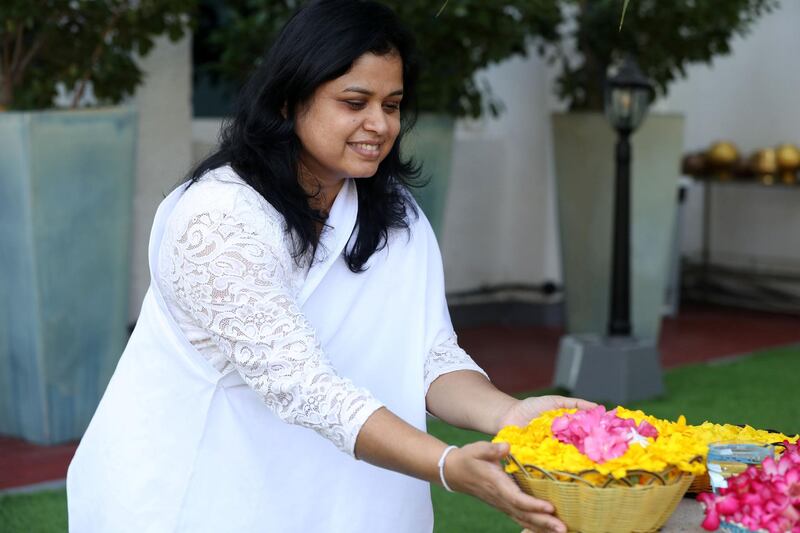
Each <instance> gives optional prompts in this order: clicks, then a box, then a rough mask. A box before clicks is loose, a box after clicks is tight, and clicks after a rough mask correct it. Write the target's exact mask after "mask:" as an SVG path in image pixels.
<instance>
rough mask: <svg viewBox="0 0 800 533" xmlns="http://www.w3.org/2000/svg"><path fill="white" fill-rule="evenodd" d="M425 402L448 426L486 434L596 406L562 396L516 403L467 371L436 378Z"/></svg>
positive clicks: (488, 382)
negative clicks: (544, 416)
mask: <svg viewBox="0 0 800 533" xmlns="http://www.w3.org/2000/svg"><path fill="white" fill-rule="evenodd" d="M425 401H426V404H427V407H428V412H430V413H431V414H433V415H434V416H436V417H437V418H440V419H442V420H444V421H445V422H447V423H448V424H452V425H454V426H458V427H461V428H465V429H473V430H476V431H482V432H483V433H488V434H490V435H494V434H496V433H497V432H498V431H500V430H501V429H502V428H504V427H505V426H509V425H515V426H525V425H527V424H528V422H530V421H531V420H532V419H533V418H536V417H537V416H539V415H540V414H541V413H543V412H544V411H549V410H550V409H559V408H578V409H591V408H592V407H594V406H595V405H597V404H595V403H593V402H588V401H586V400H581V399H579V398H568V397H565V396H532V397H529V398H525V399H524V400H518V399H516V398H514V397H513V396H509V395H508V394H506V393H504V392H502V391H500V390H498V389H497V387H495V386H494V385H492V383H491V382H490V381H489V380H488V379H486V378H485V377H484V376H483V375H481V374H479V373H478V372H473V371H470V370H458V371H455V372H449V373H447V374H442V375H441V376H439V377H438V378H436V380H434V381H433V383H431V385H430V388H429V389H428V395H427V396H426V398H425Z"/></svg>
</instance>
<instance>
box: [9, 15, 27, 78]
mask: <svg viewBox="0 0 800 533" xmlns="http://www.w3.org/2000/svg"><path fill="white" fill-rule="evenodd" d="M24 33H25V27H24V26H23V25H22V24H20V25H19V27H18V28H17V35H16V39H15V40H14V41H15V42H14V55H13V56H11V65H10V67H9V72H11V73H12V75H13V72H14V71H16V70H17V64H18V63H19V58H20V56H21V55H22V48H23V46H22V45H23V43H22V37H23V36H24Z"/></svg>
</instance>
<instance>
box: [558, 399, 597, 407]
mask: <svg viewBox="0 0 800 533" xmlns="http://www.w3.org/2000/svg"><path fill="white" fill-rule="evenodd" d="M556 402H557V403H558V405H559V406H560V407H563V408H565V409H572V408H575V409H581V410H585V409H592V408H594V407H597V404H596V403H594V402H590V401H588V400H584V399H582V398H571V397H568V396H558V397H557V399H556Z"/></svg>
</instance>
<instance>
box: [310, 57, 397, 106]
mask: <svg viewBox="0 0 800 533" xmlns="http://www.w3.org/2000/svg"><path fill="white" fill-rule="evenodd" d="M325 85H326V86H327V88H328V89H330V90H333V91H336V92H354V93H362V94H365V95H368V96H369V95H373V94H381V95H385V96H388V95H401V94H402V93H403V59H402V58H401V57H400V54H398V53H396V52H394V53H389V54H382V55H377V54H373V53H370V52H368V53H366V54H364V55H362V56H361V57H359V58H358V59H356V60H355V61H353V65H352V67H350V70H348V71H347V72H345V73H344V74H342V75H341V76H339V77H338V78H334V79H333V80H331V81H329V82H328V83H326V84H325Z"/></svg>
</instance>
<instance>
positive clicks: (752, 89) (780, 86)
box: [139, 0, 800, 292]
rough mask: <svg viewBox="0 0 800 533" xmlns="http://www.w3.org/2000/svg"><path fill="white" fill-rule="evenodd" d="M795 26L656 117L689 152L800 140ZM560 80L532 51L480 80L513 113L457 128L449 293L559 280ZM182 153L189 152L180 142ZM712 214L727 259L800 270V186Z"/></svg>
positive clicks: (744, 197)
mask: <svg viewBox="0 0 800 533" xmlns="http://www.w3.org/2000/svg"><path fill="white" fill-rule="evenodd" d="M798 27H800V1H798V0H784V1H783V2H782V5H781V7H780V8H779V9H778V10H777V11H776V12H775V13H773V14H770V15H768V16H766V17H764V18H762V19H761V20H760V21H758V23H757V24H756V25H755V27H754V28H753V31H752V32H751V33H750V34H749V35H748V36H746V37H744V38H737V39H735V40H734V42H733V43H732V44H733V52H732V54H731V55H730V56H726V57H721V58H716V59H715V60H714V63H713V65H711V66H707V65H697V66H693V67H691V68H690V69H689V77H688V79H686V80H683V81H679V82H677V83H675V84H674V85H673V86H672V87H671V91H670V94H669V95H668V97H667V98H665V99H663V100H662V101H659V102H657V103H656V105H655V106H654V110H657V111H664V112H670V111H677V112H682V113H685V115H686V131H685V148H686V149H687V150H695V149H701V148H704V147H706V146H708V145H709V144H710V143H711V142H713V141H714V140H717V139H723V138H725V139H731V140H733V141H734V142H735V143H736V144H738V145H739V147H740V148H741V149H742V150H743V151H745V152H750V151H752V150H754V149H756V148H759V147H765V146H773V145H775V144H777V143H779V142H794V143H796V144H800V98H798V96H797V95H798V94H800V68H798V67H800V64H799V63H798V59H797V55H798V53H800V31H798V29H797V28H798ZM555 74H556V73H555V71H554V70H553V69H552V68H550V67H548V66H547V65H546V64H545V63H544V62H543V61H542V60H541V59H539V58H538V57H537V56H536V54H535V53H532V54H531V56H530V57H528V58H525V59H522V58H515V59H512V60H509V61H506V62H504V63H503V64H500V65H497V66H494V67H491V68H489V69H487V70H486V71H484V72H482V73H480V74H479V77H485V78H486V79H488V80H489V81H490V83H491V84H492V87H493V90H494V93H495V94H496V95H497V96H498V97H499V98H500V99H501V100H503V102H504V103H505V108H506V109H505V112H504V113H503V114H502V115H501V116H500V117H499V118H498V119H491V118H483V119H481V120H479V121H461V122H460V123H459V124H458V126H457V129H456V138H455V143H454V148H453V152H454V161H453V175H452V176H451V186H450V192H449V196H448V206H447V212H446V215H445V220H444V228H443V235H442V243H441V245H442V251H443V256H444V263H445V275H446V280H447V290H448V291H450V292H454V291H461V290H469V289H474V288H477V287H480V286H484V285H495V284H500V283H529V284H534V283H540V282H542V281H545V280H554V281H560V280H561V266H560V254H559V244H558V231H557V225H556V212H555V200H554V177H553V161H552V157H553V156H552V138H551V131H550V114H551V113H552V112H553V111H561V110H563V107H564V106H563V104H561V103H560V102H558V101H557V99H556V97H555V96H554V95H553V93H552V87H553V79H554V77H555ZM186 75H187V76H188V73H187V74H186ZM181 91H183V89H181ZM179 93H180V94H181V95H182V94H185V93H183V92H179ZM174 94H175V92H173V94H172V97H174ZM207 122H208V121H195V136H196V141H197V140H199V143H197V144H196V148H197V150H198V153H197V154H196V155H199V154H200V152H203V151H205V150H206V149H207V148H208V146H209V143H213V141H214V138H215V136H216V133H215V128H214V125H213V123H207ZM184 127H185V126H184V123H183V122H181V126H180V128H181V131H183V128H184ZM181 150H186V151H188V148H186V147H185V146H184V145H183V144H181ZM184 157H185V156H184ZM174 164H175V166H174V167H173V168H174V170H172V171H170V172H162V175H163V174H165V175H167V176H168V178H169V179H172V177H173V176H177V175H179V174H180V172H178V168H179V167H180V169H183V168H185V166H182V165H183V164H181V165H179V164H178V163H177V162H174ZM700 192H701V191H699V190H697V189H693V190H692V191H691V192H690V195H689V204H688V212H687V214H686V218H685V220H684V224H683V235H684V244H683V250H684V251H685V252H688V253H695V252H697V250H698V249H699V246H700V234H701V210H700V206H701V205H702V196H701V194H700ZM150 205H151V204H150V203H149V200H148V203H147V206H150ZM143 209H144V208H143ZM712 213H713V217H714V219H713V224H712V226H713V228H715V231H714V233H713V235H712V242H713V245H714V248H713V249H714V251H715V253H717V255H718V256H720V257H725V258H730V257H732V256H733V257H737V258H739V260H740V262H741V261H743V262H745V263H747V264H749V265H754V264H758V263H760V262H761V263H763V262H765V261H766V262H772V263H776V262H778V263H780V264H781V265H784V264H786V263H787V262H788V263H793V262H797V264H798V265H800V232H798V231H796V230H795V228H798V227H800V188H798V189H797V190H787V189H780V190H765V189H762V188H756V187H742V186H731V187H726V188H725V189H720V190H719V193H718V194H716V195H715V202H714V206H713V211H712ZM139 286H140V287H141V283H140V285H139Z"/></svg>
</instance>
